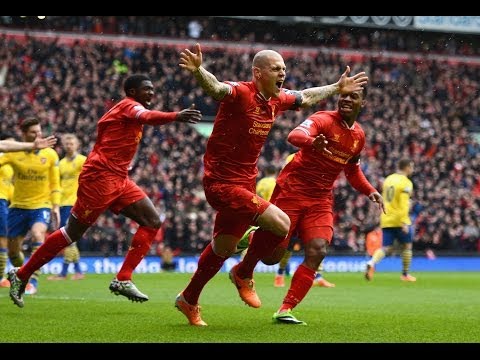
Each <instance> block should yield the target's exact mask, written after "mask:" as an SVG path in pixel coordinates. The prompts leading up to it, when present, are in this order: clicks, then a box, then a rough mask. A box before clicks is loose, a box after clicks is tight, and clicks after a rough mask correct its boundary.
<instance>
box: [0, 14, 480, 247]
mask: <svg viewBox="0 0 480 360" xmlns="http://www.w3.org/2000/svg"><path fill="white" fill-rule="evenodd" d="M72 18H73V19H75V18H76V17H72ZM85 18H89V17H85ZM109 18H110V17H103V18H102V19H101V22H102V26H103V29H102V31H101V32H102V33H103V32H105V33H122V34H132V33H135V34H146V33H148V34H159V35H164V36H169V37H172V38H174V37H180V38H189V37H190V38H191V37H193V36H189V35H187V34H188V23H189V21H190V20H192V19H189V18H188V17H186V18H185V22H184V23H181V22H180V23H178V22H173V21H165V18H164V19H163V20H164V21H162V20H161V19H162V17H160V20H158V19H156V18H157V17H155V19H154V20H155V21H154V20H152V21H147V19H146V20H145V21H143V20H142V21H139V19H137V18H136V17H135V16H133V17H115V19H110V20H111V21H112V22H113V20H115V24H110V26H111V28H109V29H110V30H108V31H107V30H106V26H107V24H109V23H108V21H109ZM146 18H148V17H146ZM152 18H153V17H152ZM167 20H168V19H167ZM198 20H199V22H200V24H201V25H202V29H203V30H202V31H201V34H200V35H199V37H200V38H202V37H209V38H212V37H213V33H212V31H213V30H212V29H211V28H210V27H209V24H208V22H206V21H205V19H204V18H201V17H200V18H199V19H198ZM58 21H60V22H59V23H58V25H57V26H58V29H59V30H72V31H80V30H81V31H93V32H98V30H95V23H96V22H98V17H91V19H90V20H89V21H88V23H86V24H83V25H82V24H79V23H75V24H68V23H62V22H61V20H58ZM232 21H233V20H232ZM143 22H144V24H143V26H144V28H142V23H143ZM133 25H134V26H135V31H134V30H130V29H131V26H133ZM155 26H157V27H155ZM179 27H181V28H179ZM235 28H236V27H235V26H234V27H228V26H225V30H222V28H217V30H216V31H218V33H219V34H222V35H221V36H220V35H219V38H220V39H223V36H225V37H227V35H225V33H224V31H227V30H228V31H231V32H234V31H235ZM239 28H240V27H239ZM209 29H210V30H209ZM332 31H333V30H332ZM184 32H185V33H184ZM362 32H365V33H367V31H365V30H362V31H360V30H359V33H358V34H353V35H352V34H348V35H349V37H351V39H350V40H348V44H345V46H344V45H342V43H341V41H340V40H338V41H337V42H333V43H329V44H328V45H329V46H332V48H331V49H330V51H319V52H318V53H316V55H315V56H309V55H305V54H304V53H302V52H298V53H295V54H293V55H292V56H285V61H286V65H287V80H286V82H285V84H284V86H285V87H286V88H290V89H297V88H302V87H309V86H314V85H321V84H327V83H332V82H334V81H336V79H337V78H338V76H339V75H340V74H341V73H342V69H344V68H345V65H347V64H349V65H350V66H351V67H352V72H353V73H355V72H357V71H360V70H365V71H366V72H367V74H368V75H369V77H370V85H369V101H368V105H367V106H366V109H365V111H364V113H363V114H362V115H361V116H360V119H359V120H360V122H361V124H362V126H363V127H364V129H365V132H366V135H367V141H366V143H367V148H366V151H365V153H364V156H363V158H362V164H363V165H362V166H363V170H364V172H365V174H366V176H367V177H368V179H369V180H370V182H371V183H372V184H373V185H374V186H376V187H377V188H378V189H380V185H381V182H382V180H383V178H384V177H385V176H386V175H387V174H389V173H391V172H394V171H395V165H396V163H397V162H398V159H400V158H401V157H403V156H408V157H410V158H411V159H412V160H413V161H414V162H415V164H416V171H415V173H414V175H413V178H412V180H413V183H414V187H415V191H414V194H413V201H414V206H413V209H412V214H413V216H414V224H415V225H414V226H415V236H414V249H415V250H427V249H434V250H449V251H452V252H456V251H467V252H471V253H474V252H480V223H479V220H478V219H479V218H480V175H479V174H480V146H479V144H478V142H476V141H475V139H474V137H473V135H472V133H471V132H469V129H470V128H473V127H475V126H477V127H478V126H479V125H480V117H479V114H480V100H479V98H478V92H479V90H480V66H478V64H477V65H472V64H465V63H462V62H458V61H455V62H454V61H448V60H443V59H432V58H431V57H428V56H426V55H425V56H424V55H422V53H423V52H424V50H425V45H424V47H415V46H418V45H419V44H416V45H415V44H413V43H412V44H411V46H410V45H407V44H408V43H409V42H408V41H406V42H405V48H403V49H402V48H398V46H399V45H398V42H399V39H398V37H397V39H394V40H395V41H393V42H392V44H393V43H396V45H395V44H393V45H391V46H396V49H397V50H403V51H404V50H411V51H413V49H415V50H416V51H419V54H418V57H416V59H417V60H413V61H405V59H403V58H401V57H398V58H397V57H395V56H393V57H381V56H371V55H369V54H367V53H364V54H362V52H361V50H360V49H363V48H364V47H362V46H360V45H359V44H360V43H361V42H362V41H363V40H362V39H363V38H364V36H363V35H362ZM375 32H378V31H375ZM282 33H283V32H282ZM341 34H342V31H338V33H337V35H336V37H341ZM380 34H381V35H380V36H377V35H375V34H373V32H372V33H371V35H369V36H366V38H367V40H365V44H366V45H365V47H366V48H375V44H374V42H373V40H374V39H375V37H378V38H380V39H381V38H384V37H386V38H389V37H390V35H389V34H393V33H392V32H385V33H382V32H380ZM235 36H236V35H235V34H233V33H230V34H229V35H228V39H229V40H230V41H235V38H236V37H235ZM239 36H240V37H241V38H243V36H244V35H243V34H242V35H239ZM264 36H267V35H264ZM285 36H287V35H286V34H285ZM442 36H445V35H442ZM326 37H327V38H330V35H326ZM392 39H393V38H392ZM251 40H252V41H257V40H262V39H257V38H256V37H255V38H254V39H251ZM263 40H265V39H263ZM273 40H274V39H272V41H273ZM287 40H288V39H287ZM285 41H286V40H285ZM292 41H293V39H292ZM295 41H296V40H295ZM270 42H271V41H270ZM2 43H3V44H4V46H3V47H2V48H0V65H1V69H0V118H1V119H2V121H1V122H0V132H4V131H6V130H9V131H11V130H12V129H17V131H19V130H18V125H19V124H20V123H21V121H22V120H23V119H25V118H26V117H29V116H36V117H38V118H39V119H40V120H41V122H42V126H43V128H44V133H48V134H51V133H53V134H56V135H58V136H60V135H61V134H63V133H67V132H69V133H75V134H76V135H77V136H78V137H79V138H80V140H81V142H82V144H83V147H82V149H81V152H82V153H83V154H88V152H89V150H90V149H91V146H92V145H93V143H94V138H95V125H96V121H97V120H98V119H99V118H100V116H101V115H102V114H103V113H104V111H105V110H106V109H108V108H109V107H110V106H111V105H112V104H113V103H114V102H115V101H117V100H119V99H120V98H121V97H122V95H123V94H121V89H122V82H123V80H124V79H125V77H126V75H127V74H130V73H134V72H145V73H148V74H149V75H150V77H151V78H152V79H153V80H154V85H155V87H156V89H157V91H156V95H155V99H154V101H153V103H154V104H156V106H155V108H156V109H162V110H164V111H177V110H180V109H182V108H184V107H187V106H189V105H190V104H191V103H195V104H196V108H197V109H199V110H201V111H202V113H203V114H204V116H213V115H214V114H215V111H216V104H215V103H214V102H212V101H211V100H210V99H209V97H208V96H206V95H205V94H204V93H203V92H202V91H201V90H200V88H199V86H198V85H197V84H196V83H195V81H194V80H192V78H191V77H190V76H188V74H185V73H184V72H183V71H182V70H181V69H180V67H179V66H178V51H176V50H175V49H172V48H171V47H162V46H161V43H160V44H157V45H156V46H153V45H148V44H139V45H136V46H134V45H123V46H122V45H118V44H108V43H95V42H92V41H90V42H83V43H81V42H75V43H73V44H62V43H61V42H59V41H58V39H55V38H52V39H50V40H42V41H40V40H38V39H35V38H33V37H27V39H26V40H25V41H24V40H18V39H14V38H11V37H8V36H6V35H3V37H2ZM367 43H368V45H367ZM192 44H193V43H192ZM318 44H323V43H321V42H319V43H315V45H318ZM385 44H390V42H389V41H385ZM297 45H298V44H297ZM308 45H312V44H308ZM385 46H386V47H387V48H388V47H389V46H390V45H385ZM430 46H431V47H432V48H435V47H438V42H434V43H431V44H430ZM351 47H354V48H356V49H357V50H358V54H360V56H357V57H355V58H353V57H350V58H346V57H345V56H344V55H342V54H341V52H339V51H336V49H340V48H351ZM467 47H468V46H467ZM467 47H465V46H461V45H460V44H459V43H455V42H454V44H453V45H451V47H449V49H448V51H446V53H449V54H452V53H450V51H451V50H452V48H455V50H454V54H455V55H458V54H464V53H465V52H470V54H472V55H473V54H474V50H472V49H473V48H471V49H470V50H468V51H467V50H465V49H466V48H467ZM476 49H477V51H478V49H480V47H477V48H476ZM440 50H441V49H440V48H439V51H440ZM443 50H444V53H445V50H447V49H446V47H444V48H443ZM252 55H253V52H252V53H250V52H248V51H245V52H244V53H243V54H242V55H241V56H239V55H238V53H233V52H229V51H225V50H224V49H213V50H204V59H205V63H206V64H205V65H206V66H207V67H208V68H209V70H211V72H212V73H215V74H217V76H221V79H219V80H248V79H250V71H251V69H250V68H248V67H247V66H246V65H245V64H249V63H250V61H249V59H251V56H252ZM106 98H108V99H110V100H109V101H107V102H105V101H104V100H103V99H106ZM335 103H336V99H335V98H332V99H329V100H327V101H325V102H322V103H321V104H319V105H318V109H317V110H320V109H333V108H334V107H335ZM306 114H307V113H306V112H303V111H298V112H295V113H293V114H292V113H288V114H287V115H284V116H282V117H280V118H278V119H277V120H276V122H275V125H274V127H273V129H272V130H271V132H270V135H269V139H268V141H267V144H266V146H265V147H264V150H263V152H262V156H261V159H260V162H259V168H260V170H261V171H260V174H259V175H260V176H263V169H265V168H266V166H267V165H274V166H275V167H276V168H277V169H280V168H281V167H282V165H283V163H284V160H285V158H286V156H287V155H288V154H290V153H292V152H294V151H296V149H295V148H293V147H292V146H291V145H289V144H288V143H287V142H286V138H287V134H288V132H289V131H290V130H291V129H293V128H294V127H295V126H296V125H297V124H299V123H300V122H301V121H302V120H303V119H304V117H305V116H306ZM205 144H206V138H205V137H204V136H203V135H201V134H200V133H199V132H198V131H197V129H196V128H194V127H191V126H188V125H184V124H177V123H172V124H168V125H165V126H162V127H161V128H155V129H154V128H153V127H146V129H145V133H144V137H143V139H142V143H141V146H140V150H139V152H138V153H137V156H136V159H135V161H134V162H133V163H132V166H131V168H132V169H131V176H132V178H133V179H134V181H135V182H137V183H138V184H139V185H141V186H143V188H144V189H145V190H146V193H147V195H148V196H149V197H150V198H151V199H152V200H153V201H154V204H155V206H156V207H157V208H158V209H159V210H160V212H161V213H162V214H163V217H164V218H163V220H164V223H163V226H162V231H161V232H160V233H159V235H158V236H157V240H158V242H157V243H156V244H155V246H154V247H152V249H151V253H152V254H155V253H156V251H157V246H159V243H160V242H161V241H162V240H163V241H164V242H165V243H166V244H168V245H169V246H170V247H172V248H174V249H178V250H180V251H182V252H184V253H195V254H197V253H200V251H201V250H202V249H203V248H204V247H205V246H206V245H207V244H208V242H209V241H210V240H211V234H212V224H213V217H214V211H213V210H212V208H211V207H210V206H209V205H208V204H207V202H206V200H205V196H204V193H203V188H202V176H203V168H202V156H203V154H204V152H205ZM56 150H57V151H58V152H59V155H60V156H63V154H62V153H61V152H62V149H61V148H60V147H58V148H57V149H56ZM335 208H336V209H335V213H336V214H337V216H336V219H335V223H336V226H335V232H334V240H333V242H332V253H333V252H342V251H347V252H359V253H363V252H364V249H365V243H364V239H365V235H366V233H368V232H369V231H371V230H372V229H374V228H375V227H376V226H377V225H378V221H379V213H378V209H377V208H376V207H375V206H374V205H372V204H370V202H369V201H368V199H367V198H366V197H364V196H358V194H357V193H356V192H355V191H354V190H353V189H352V188H351V187H350V185H349V184H348V183H347V181H346V179H345V178H344V177H341V178H340V179H339V180H338V182H337V185H336V188H335ZM100 228H101V229H102V231H98V230H99V229H100ZM135 229H136V225H135V224H133V223H132V222H130V221H129V220H125V219H124V218H120V217H116V216H113V215H112V214H106V215H102V216H101V217H100V218H99V220H98V222H97V223H96V224H95V226H93V227H92V228H91V229H90V230H89V231H88V232H87V233H86V235H85V236H84V238H83V239H82V241H80V242H79V244H78V245H79V248H80V250H81V251H88V252H97V253H98V252H101V253H103V254H106V255H122V254H123V253H124V251H125V250H126V249H127V248H128V243H129V240H130V238H131V236H132V234H133V233H134V232H135Z"/></svg>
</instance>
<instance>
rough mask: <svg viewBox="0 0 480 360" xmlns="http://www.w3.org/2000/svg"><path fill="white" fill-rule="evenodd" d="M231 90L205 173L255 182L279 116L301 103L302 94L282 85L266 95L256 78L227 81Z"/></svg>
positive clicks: (210, 146) (220, 178) (217, 178)
mask: <svg viewBox="0 0 480 360" xmlns="http://www.w3.org/2000/svg"><path fill="white" fill-rule="evenodd" d="M226 83H227V84H228V85H230V88H231V91H230V93H229V94H228V95H226V96H225V98H224V99H223V100H222V102H221V104H220V107H219V110H218V113H217V116H216V117H215V123H214V126H213V132H212V134H211V136H210V138H209V139H208V143H207V149H206V152H205V156H204V162H205V177H206V178H207V179H209V180H215V181H228V182H231V183H235V184H251V183H252V182H253V183H255V180H256V178H257V173H258V169H257V162H258V158H259V156H260V152H261V150H262V146H263V145H264V143H265V141H266V139H267V136H268V133H269V132H270V129H271V128H272V126H273V122H274V120H275V117H276V116H277V115H279V114H280V113H282V112H283V111H285V110H289V109H296V108H298V107H299V106H300V99H301V97H300V94H299V93H298V92H295V91H289V90H285V89H282V91H281V92H280V95H279V97H278V98H271V99H265V97H263V95H262V94H261V93H260V92H259V91H258V89H257V88H256V87H255V84H254V83H253V82H238V83H237V82H226Z"/></svg>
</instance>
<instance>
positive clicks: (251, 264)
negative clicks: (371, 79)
mask: <svg viewBox="0 0 480 360" xmlns="http://www.w3.org/2000/svg"><path fill="white" fill-rule="evenodd" d="M366 92H367V90H366V88H364V89H363V90H360V91H353V92H351V93H347V94H342V95H340V97H339V99H338V110H336V111H319V112H316V113H314V114H313V115H311V116H309V117H308V118H307V119H306V120H305V121H303V123H302V124H300V125H299V126H297V127H296V128H295V129H294V130H292V131H291V132H290V134H289V135H288V141H289V142H290V143H291V144H292V145H294V146H296V147H298V148H300V150H299V151H298V152H297V153H296V154H295V157H294V158H293V160H292V161H291V162H290V163H288V164H287V165H286V166H285V168H284V169H283V170H282V171H281V173H280V175H279V176H278V178H277V185H276V186H275V190H274V192H273V195H272V198H271V202H272V203H273V204H275V205H276V206H278V207H279V208H280V209H283V210H284V211H285V213H286V214H287V215H288V216H289V218H290V221H291V225H290V231H289V233H288V235H287V237H286V238H280V237H277V238H278V241H280V244H279V245H278V246H277V247H276V249H275V250H274V252H273V254H272V255H271V256H270V257H268V258H263V259H262V261H263V262H264V263H266V264H276V263H278V262H279V261H280V259H281V258H282V257H283V255H284V253H285V251H286V249H287V247H288V243H289V240H290V237H291V236H292V234H294V233H296V234H297V235H298V237H299V238H300V239H301V240H302V242H303V244H304V247H305V257H304V260H303V262H302V264H300V265H299V267H298V268H297V270H296V271H295V274H294V275H293V277H292V282H291V284H290V288H289V290H288V292H287V295H286V296H285V298H284V300H283V304H282V306H281V307H280V309H279V310H278V311H277V312H276V313H275V314H274V315H273V320H274V321H276V322H279V323H287V324H302V325H305V322H303V321H300V320H297V319H296V318H295V317H294V316H293V314H292V309H293V308H294V307H295V306H297V305H298V304H299V303H300V302H301V301H302V299H303V298H304V297H305V296H306V295H307V293H308V291H309V290H310V288H311V287H312V284H313V281H314V279H315V272H316V270H317V268H318V266H319V265H320V263H321V262H322V261H323V259H324V258H325V256H326V254H327V245H328V244H329V243H330V241H331V240H332V236H333V210H332V208H333V185H334V182H335V180H336V179H337V177H338V176H339V175H340V173H341V172H342V171H344V173H345V176H346V178H347V180H348V182H349V183H350V184H351V185H352V186H353V187H354V188H355V189H356V190H357V191H359V192H360V193H362V194H364V195H366V196H368V197H369V198H370V200H372V201H373V202H375V203H377V204H378V206H379V208H380V209H381V210H383V199H382V196H381V195H380V194H379V193H378V191H377V190H376V189H375V188H374V187H373V186H372V185H371V184H370V183H369V182H368V180H367V179H366V177H365V175H364V174H363V171H362V169H361V168H360V164H359V163H360V152H361V151H362V149H363V148H364V146H365V133H364V132H363V129H362V128H361V126H360V124H358V123H357V122H356V119H357V117H358V114H359V113H360V111H361V109H362V107H363V106H364V104H365V100H364V99H365V95H366ZM257 232H258V233H257ZM257 232H255V234H254V235H253V238H252V243H251V244H250V247H249V251H250V249H253V248H255V247H256V246H259V244H260V246H261V244H262V243H263V242H265V241H269V239H270V238H273V237H275V235H274V234H271V233H269V232H266V231H257ZM270 242H271V241H270ZM257 262H258V259H257V258H256V257H255V256H252V254H250V255H249V253H248V252H247V255H246V256H245V258H244V260H243V262H241V263H240V264H238V265H237V272H238V274H240V275H244V276H249V277H252V276H253V270H254V268H255V265H256V264H257Z"/></svg>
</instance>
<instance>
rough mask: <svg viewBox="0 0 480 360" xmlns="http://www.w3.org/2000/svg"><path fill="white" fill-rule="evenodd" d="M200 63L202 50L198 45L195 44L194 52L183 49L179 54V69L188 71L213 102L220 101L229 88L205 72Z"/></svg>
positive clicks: (201, 61)
mask: <svg viewBox="0 0 480 360" xmlns="http://www.w3.org/2000/svg"><path fill="white" fill-rule="evenodd" d="M202 63H203V57H202V49H201V48H200V44H199V43H197V44H195V52H191V51H190V50H188V49H185V50H184V51H182V52H181V53H180V64H179V65H180V67H181V68H184V69H186V70H188V71H190V72H191V73H192V74H193V76H195V79H197V81H198V83H199V84H200V86H201V87H202V88H203V90H205V91H206V93H207V94H208V95H210V96H211V97H213V98H214V99H215V100H222V99H223V98H224V97H225V95H227V94H228V93H229V91H230V87H229V86H228V85H227V84H225V83H222V82H220V81H218V80H217V78H216V77H215V75H213V74H212V73H210V72H208V71H207V70H205V68H204V67H202Z"/></svg>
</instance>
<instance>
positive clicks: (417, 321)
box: [0, 272, 480, 343]
mask: <svg viewBox="0 0 480 360" xmlns="http://www.w3.org/2000/svg"><path fill="white" fill-rule="evenodd" d="M414 275H415V276H417V279H418V281H417V282H416V283H404V282H402V281H400V276H399V273H376V274H375V279H374V281H372V282H367V281H366V280H365V279H364V278H363V274H361V273H328V274H326V277H327V279H328V280H330V281H332V282H335V283H336V284H337V287H336V288H331V289H326V288H319V287H314V288H312V289H311V290H310V292H309V293H308V294H307V297H306V298H305V299H304V301H303V302H302V303H301V304H300V305H299V306H298V307H297V308H296V309H295V310H294V314H295V315H296V316H297V317H298V318H299V319H301V320H304V321H306V322H307V323H308V326H295V325H283V324H280V325H279V324H273V323H272V320H271V317H272V314H273V313H274V312H275V311H276V310H277V309H278V307H279V305H280V303H281V301H282V299H283V296H284V295H285V293H286V291H287V289H288V288H287V287H286V288H274V287H273V276H274V275H273V274H256V275H255V280H256V283H257V285H256V286H257V291H258V293H259V295H260V298H261V299H262V302H263V304H262V307H261V308H259V309H253V308H249V307H247V306H246V305H244V304H243V302H242V301H241V300H240V298H239V297H238V294H237V291H236V289H235V287H234V286H233V285H232V284H231V282H230V280H229V279H228V274H227V273H219V274H217V275H216V276H215V277H214V278H213V280H212V281H211V282H210V283H208V284H207V286H206V287H205V289H204V291H203V294H202V296H201V297H200V304H201V305H202V317H203V319H204V320H205V321H206V322H207V323H208V325H209V326H207V327H205V328H196V327H193V326H189V325H188V324H187V320H186V318H185V317H184V316H183V315H182V314H181V313H180V312H179V311H177V310H176V308H174V299H175V296H176V295H177V293H178V292H180V291H181V290H182V289H183V288H184V287H185V285H186V284H187V282H188V281H189V279H190V277H191V274H179V273H160V274H135V276H134V281H135V283H136V284H137V286H138V287H139V289H140V290H141V291H143V292H145V293H146V294H148V295H149V296H150V301H148V302H145V303H142V304H140V303H132V302H130V301H128V300H127V299H126V298H124V297H122V296H115V295H113V294H111V293H110V291H109V290H108V285H109V283H110V280H111V279H112V275H94V274H87V278H86V279H85V280H81V281H70V280H65V281H47V280H46V277H45V276H44V275H42V277H41V279H40V288H39V292H38V294H36V295H34V296H28V295H27V296H25V307H24V308H23V309H20V308H18V307H16V306H14V305H13V303H12V302H11V300H10V298H9V297H8V289H4V288H2V289H0V319H1V329H2V335H1V338H0V343H17V342H22V343H64V342H68V343H125V342H127V343H479V342H480V274H478V273H467V272H462V273H460V272H459V273H443V272H424V273H415V274H414ZM289 283H290V279H289V278H287V286H288V284H289Z"/></svg>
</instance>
